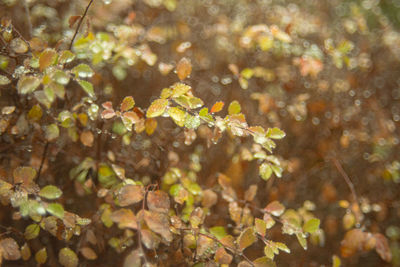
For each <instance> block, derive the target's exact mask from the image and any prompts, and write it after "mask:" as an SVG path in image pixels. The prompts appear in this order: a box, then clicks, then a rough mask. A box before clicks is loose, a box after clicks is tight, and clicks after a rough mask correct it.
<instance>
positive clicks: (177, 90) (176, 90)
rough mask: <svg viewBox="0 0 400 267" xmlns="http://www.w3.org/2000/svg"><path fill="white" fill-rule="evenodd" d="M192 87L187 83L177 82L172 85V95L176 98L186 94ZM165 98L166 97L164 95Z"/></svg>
mask: <svg viewBox="0 0 400 267" xmlns="http://www.w3.org/2000/svg"><path fill="white" fill-rule="evenodd" d="M190 89H192V87H190V86H189V85H187V84H184V83H175V84H174V85H173V86H172V92H171V93H172V97H174V98H176V97H180V96H181V95H184V94H186V93H187V92H189V91H190ZM163 98H164V97H163Z"/></svg>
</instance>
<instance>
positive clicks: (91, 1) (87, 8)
mask: <svg viewBox="0 0 400 267" xmlns="http://www.w3.org/2000/svg"><path fill="white" fill-rule="evenodd" d="M93 2H94V0H90V2H89V4H88V5H87V7H86V9H85V12H84V13H83V15H82V17H81V19H80V20H79V23H78V26H77V27H76V30H75V33H74V36H73V37H72V39H71V43H70V44H69V50H71V49H72V45H73V44H74V40H75V37H76V35H77V34H78V32H79V28H80V27H81V24H82V22H83V20H84V19H85V17H86V15H87V13H88V11H89V8H90V6H91V5H92V3H93Z"/></svg>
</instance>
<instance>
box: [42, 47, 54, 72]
mask: <svg viewBox="0 0 400 267" xmlns="http://www.w3.org/2000/svg"><path fill="white" fill-rule="evenodd" d="M57 57H58V54H57V52H56V50H54V49H50V48H47V49H46V50H44V51H43V52H42V53H41V54H40V57H39V69H40V71H43V70H45V69H46V68H47V67H49V66H51V65H53V64H54V63H55V62H56V60H57Z"/></svg>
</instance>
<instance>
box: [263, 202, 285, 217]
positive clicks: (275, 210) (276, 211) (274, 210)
mask: <svg viewBox="0 0 400 267" xmlns="http://www.w3.org/2000/svg"><path fill="white" fill-rule="evenodd" d="M264 209H265V210H266V211H267V212H268V213H271V214H272V215H274V216H281V215H282V213H283V212H284V211H285V206H283V205H282V204H281V203H280V202H279V201H276V200H275V201H272V202H271V203H269V204H268V205H267V206H266V207H265V208H264Z"/></svg>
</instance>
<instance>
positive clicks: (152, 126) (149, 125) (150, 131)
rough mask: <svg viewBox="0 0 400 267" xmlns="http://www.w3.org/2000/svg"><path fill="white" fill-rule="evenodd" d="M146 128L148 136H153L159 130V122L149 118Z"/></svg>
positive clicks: (145, 124) (145, 123)
mask: <svg viewBox="0 0 400 267" xmlns="http://www.w3.org/2000/svg"><path fill="white" fill-rule="evenodd" d="M144 127H145V129H146V133H147V135H152V134H153V133H154V131H155V130H156V129H157V120H156V119H153V118H150V119H149V118H147V119H146V121H145V122H144Z"/></svg>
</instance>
